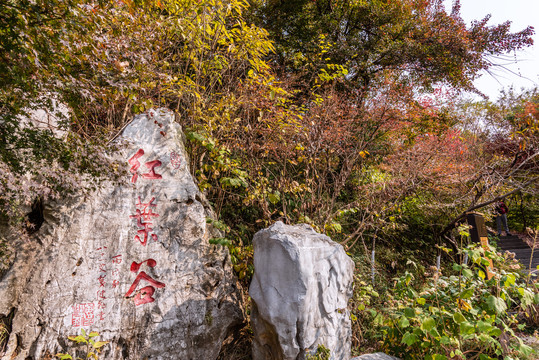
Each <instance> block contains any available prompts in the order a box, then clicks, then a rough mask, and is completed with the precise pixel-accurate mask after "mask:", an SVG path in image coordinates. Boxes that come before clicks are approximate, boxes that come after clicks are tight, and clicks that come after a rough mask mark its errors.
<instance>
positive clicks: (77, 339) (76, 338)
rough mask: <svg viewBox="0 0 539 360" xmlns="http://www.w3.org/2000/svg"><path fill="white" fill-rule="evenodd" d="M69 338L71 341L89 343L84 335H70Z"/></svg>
mask: <svg viewBox="0 0 539 360" xmlns="http://www.w3.org/2000/svg"><path fill="white" fill-rule="evenodd" d="M67 338H68V339H69V340H71V341H75V342H76V343H77V344H80V343H85V344H87V343H88V341H87V340H86V339H85V338H84V337H82V335H78V336H68V337H67Z"/></svg>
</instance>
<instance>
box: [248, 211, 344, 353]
mask: <svg viewBox="0 0 539 360" xmlns="http://www.w3.org/2000/svg"><path fill="white" fill-rule="evenodd" d="M254 265H255V273H254V276H253V281H252V283H251V287H250V289H249V293H250V295H251V297H252V299H253V302H254V303H253V310H252V315H251V319H252V324H253V330H254V333H255V339H254V341H253V359H254V360H270V359H271V360H293V359H294V360H295V359H304V358H305V355H306V353H314V352H316V350H317V348H318V346H319V345H324V346H325V347H326V348H328V349H329V350H330V351H331V359H332V360H348V359H350V347H351V342H350V337H351V323H350V316H349V312H348V310H347V304H348V300H349V298H350V296H351V295H352V279H353V272H354V263H353V261H352V259H350V258H349V257H348V256H347V255H346V253H345V252H344V250H343V248H342V246H341V245H339V244H337V243H335V242H333V241H332V240H331V239H330V238H329V237H327V236H325V235H321V234H318V233H316V232H315V231H314V230H313V228H312V227H310V226H309V225H297V226H289V225H284V224H283V223H282V222H277V223H275V224H274V225H272V226H271V227H269V228H267V229H264V230H261V231H259V232H258V233H257V234H256V235H255V237H254Z"/></svg>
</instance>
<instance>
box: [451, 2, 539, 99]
mask: <svg viewBox="0 0 539 360" xmlns="http://www.w3.org/2000/svg"><path fill="white" fill-rule="evenodd" d="M444 1H445V5H446V9H448V11H451V4H452V3H453V0H444ZM488 14H491V15H492V17H491V19H490V21H489V24H491V25H496V24H500V23H503V22H505V21H507V20H509V21H511V32H518V31H521V30H523V29H525V28H526V27H527V26H533V27H534V28H535V32H536V34H535V35H534V36H533V39H534V42H535V44H534V45H533V46H531V47H528V48H526V49H525V50H523V51H517V52H516V62H515V54H511V55H510V58H511V59H510V61H505V62H503V63H504V64H505V67H506V68H507V69H509V70H510V71H504V70H502V69H501V68H499V67H498V68H496V69H494V73H495V75H496V78H494V77H492V76H491V75H489V74H487V73H483V74H482V76H481V77H480V78H479V79H478V80H476V81H475V83H474V84H475V86H476V87H477V88H478V89H479V90H480V91H481V92H483V93H484V94H485V95H487V96H489V98H490V100H492V101H495V100H496V99H497V98H498V96H499V93H500V90H501V89H508V88H509V87H511V86H512V87H513V88H514V89H515V90H520V89H521V88H522V87H524V88H533V87H535V86H539V35H538V34H537V32H539V0H461V16H462V18H463V19H464V21H465V22H466V24H467V25H470V23H471V21H472V20H480V19H482V18H484V17H485V16H486V15H488Z"/></svg>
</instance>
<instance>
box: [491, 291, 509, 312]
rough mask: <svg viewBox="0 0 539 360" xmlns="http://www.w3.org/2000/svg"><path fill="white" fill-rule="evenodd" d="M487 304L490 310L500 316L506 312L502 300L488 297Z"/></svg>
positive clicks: (505, 306) (505, 305) (492, 296)
mask: <svg viewBox="0 0 539 360" xmlns="http://www.w3.org/2000/svg"><path fill="white" fill-rule="evenodd" d="M487 304H488V306H489V308H490V309H491V310H493V311H494V312H496V314H501V313H502V312H504V311H505V310H507V304H506V303H505V301H503V299H501V298H498V297H496V296H494V295H490V296H489V297H488V298H487Z"/></svg>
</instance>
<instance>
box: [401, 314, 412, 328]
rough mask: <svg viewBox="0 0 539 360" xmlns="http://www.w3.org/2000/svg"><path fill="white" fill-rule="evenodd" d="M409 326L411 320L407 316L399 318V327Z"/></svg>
mask: <svg viewBox="0 0 539 360" xmlns="http://www.w3.org/2000/svg"><path fill="white" fill-rule="evenodd" d="M408 326H410V321H409V320H408V318H407V317H406V316H401V318H400V320H399V327H401V328H405V327H408Z"/></svg>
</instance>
